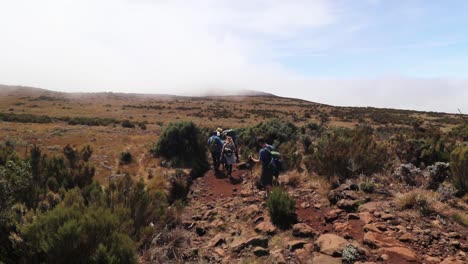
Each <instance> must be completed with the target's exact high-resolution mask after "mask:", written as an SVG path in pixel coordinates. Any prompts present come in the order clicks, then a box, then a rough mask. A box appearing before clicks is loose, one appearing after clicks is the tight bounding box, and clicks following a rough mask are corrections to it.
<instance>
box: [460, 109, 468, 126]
mask: <svg viewBox="0 0 468 264" xmlns="http://www.w3.org/2000/svg"><path fill="white" fill-rule="evenodd" d="M458 112H460V116H461V118H462V119H463V121H465V124H468V121H467V120H466V119H465V115H464V114H463V113H462V111H461V110H460V108H458Z"/></svg>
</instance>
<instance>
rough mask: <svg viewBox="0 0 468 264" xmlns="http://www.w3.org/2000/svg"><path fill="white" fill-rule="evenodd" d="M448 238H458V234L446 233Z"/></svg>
mask: <svg viewBox="0 0 468 264" xmlns="http://www.w3.org/2000/svg"><path fill="white" fill-rule="evenodd" d="M448 237H449V238H459V237H460V234H458V233H457V232H450V233H448Z"/></svg>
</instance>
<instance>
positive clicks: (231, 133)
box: [222, 129, 240, 161]
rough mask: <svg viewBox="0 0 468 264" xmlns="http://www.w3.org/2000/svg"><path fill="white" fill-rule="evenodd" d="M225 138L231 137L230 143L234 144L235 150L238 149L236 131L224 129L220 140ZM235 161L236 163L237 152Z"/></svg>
mask: <svg viewBox="0 0 468 264" xmlns="http://www.w3.org/2000/svg"><path fill="white" fill-rule="evenodd" d="M226 137H231V138H232V141H233V142H234V145H235V146H236V150H238V149H239V139H238V137H237V133H236V130H234V129H226V130H224V131H223V132H222V138H223V139H224V138H226ZM236 159H237V161H239V160H240V159H239V151H237V152H236Z"/></svg>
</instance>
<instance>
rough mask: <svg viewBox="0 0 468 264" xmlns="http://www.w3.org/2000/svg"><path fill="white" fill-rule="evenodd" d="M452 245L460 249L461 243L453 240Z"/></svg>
mask: <svg viewBox="0 0 468 264" xmlns="http://www.w3.org/2000/svg"><path fill="white" fill-rule="evenodd" d="M450 245H451V246H452V247H455V248H459V247H460V245H461V244H460V241H458V240H452V241H450Z"/></svg>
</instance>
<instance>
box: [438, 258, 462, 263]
mask: <svg viewBox="0 0 468 264" xmlns="http://www.w3.org/2000/svg"><path fill="white" fill-rule="evenodd" d="M464 263H466V262H463V261H462V260H458V259H456V258H455V257H453V256H450V257H447V258H446V259H444V260H443V261H442V262H441V263H440V264H464Z"/></svg>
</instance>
